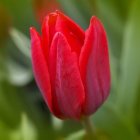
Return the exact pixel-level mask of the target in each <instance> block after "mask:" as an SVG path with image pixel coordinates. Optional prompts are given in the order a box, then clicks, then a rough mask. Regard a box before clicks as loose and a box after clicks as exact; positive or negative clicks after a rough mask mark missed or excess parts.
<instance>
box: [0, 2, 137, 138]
mask: <svg viewBox="0 0 140 140" xmlns="http://www.w3.org/2000/svg"><path fill="white" fill-rule="evenodd" d="M54 9H61V10H62V11H63V12H65V13H66V14H67V15H69V16H70V17H71V18H72V19H74V20H75V21H76V22H77V23H78V24H79V25H81V26H82V28H84V29H86V28H87V27H88V25H89V19H90V17H91V16H92V15H96V16H98V17H99V18H100V19H101V21H102V22H103V24H104V26H105V28H106V31H107V34H108V38H109V50H110V61H111V72H112V89H111V95H110V97H109V98H108V100H107V101H106V103H105V104H104V105H103V106H102V107H101V108H100V109H99V110H98V111H97V113H96V114H94V115H93V117H92V120H93V121H94V124H95V127H96V129H97V134H98V137H99V139H100V140H140V0H59V1H56V0H0V140H83V139H84V136H85V132H84V130H83V127H82V125H81V124H80V123H78V122H73V121H63V122H62V121H60V120H58V119H56V118H54V117H53V116H52V115H51V114H50V113H49V111H48V108H47V106H46V105H45V103H44V101H43V99H42V96H41V94H40V92H39V90H38V88H37V86H36V84H35V81H34V78H33V75H32V69H31V62H30V40H29V27H30V26H32V25H33V26H35V27H36V28H37V29H38V31H40V23H41V22H42V19H43V17H44V15H45V14H47V13H48V12H50V11H52V10H54Z"/></svg>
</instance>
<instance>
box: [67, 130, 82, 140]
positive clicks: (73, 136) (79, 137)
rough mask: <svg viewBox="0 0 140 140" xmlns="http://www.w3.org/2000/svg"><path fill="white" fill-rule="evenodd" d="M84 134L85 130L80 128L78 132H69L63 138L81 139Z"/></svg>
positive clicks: (69, 139) (68, 139)
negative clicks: (68, 134) (69, 133)
mask: <svg viewBox="0 0 140 140" xmlns="http://www.w3.org/2000/svg"><path fill="white" fill-rule="evenodd" d="M84 136H85V131H84V130H81V131H79V132H76V133H73V134H71V135H70V136H68V137H67V138H65V140H82V139H83V137H84Z"/></svg>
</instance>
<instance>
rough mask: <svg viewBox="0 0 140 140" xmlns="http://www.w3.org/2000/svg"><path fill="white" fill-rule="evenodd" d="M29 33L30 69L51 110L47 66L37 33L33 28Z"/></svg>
mask: <svg viewBox="0 0 140 140" xmlns="http://www.w3.org/2000/svg"><path fill="white" fill-rule="evenodd" d="M30 33H31V56H32V67H33V72H34V76H35V80H36V82H37V85H38V86H39V89H40V91H41V93H42V94H43V97H44V99H45V101H46V103H47V105H48V107H49V109H50V110H51V112H53V108H52V96H51V85H50V78H49V73H48V66H47V63H46V60H45V57H44V55H43V52H42V48H41V41H40V37H39V35H38V33H37V32H36V30H35V29H34V28H30Z"/></svg>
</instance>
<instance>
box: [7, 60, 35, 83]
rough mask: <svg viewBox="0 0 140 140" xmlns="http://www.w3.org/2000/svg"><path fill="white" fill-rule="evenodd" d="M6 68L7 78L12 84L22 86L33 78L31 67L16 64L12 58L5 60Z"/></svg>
mask: <svg viewBox="0 0 140 140" xmlns="http://www.w3.org/2000/svg"><path fill="white" fill-rule="evenodd" d="M7 68H8V80H9V82H10V83H11V84H13V85H17V86H24V85H26V84H28V83H29V82H30V81H31V80H32V78H33V76H32V71H31V68H28V67H25V66H24V65H22V64H18V63H16V62H14V61H13V60H9V61H7Z"/></svg>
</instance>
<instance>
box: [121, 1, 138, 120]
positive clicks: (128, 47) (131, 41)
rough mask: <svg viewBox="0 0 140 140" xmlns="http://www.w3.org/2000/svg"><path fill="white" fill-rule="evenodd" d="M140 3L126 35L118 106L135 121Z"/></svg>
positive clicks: (132, 10) (129, 118) (136, 4)
mask: <svg viewBox="0 0 140 140" xmlns="http://www.w3.org/2000/svg"><path fill="white" fill-rule="evenodd" d="M139 17H140V1H139V0H135V1H134V4H133V5H132V9H131V12H130V16H129V18H128V21H127V25H126V29H125V33H124V43H123V44H124V45H123V51H122V58H121V76H120V87H119V90H118V94H119V99H118V106H119V109H121V111H122V113H123V114H124V115H125V116H126V119H128V120H129V121H133V122H134V121H135V111H136V107H137V102H139V86H140V18H139Z"/></svg>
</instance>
